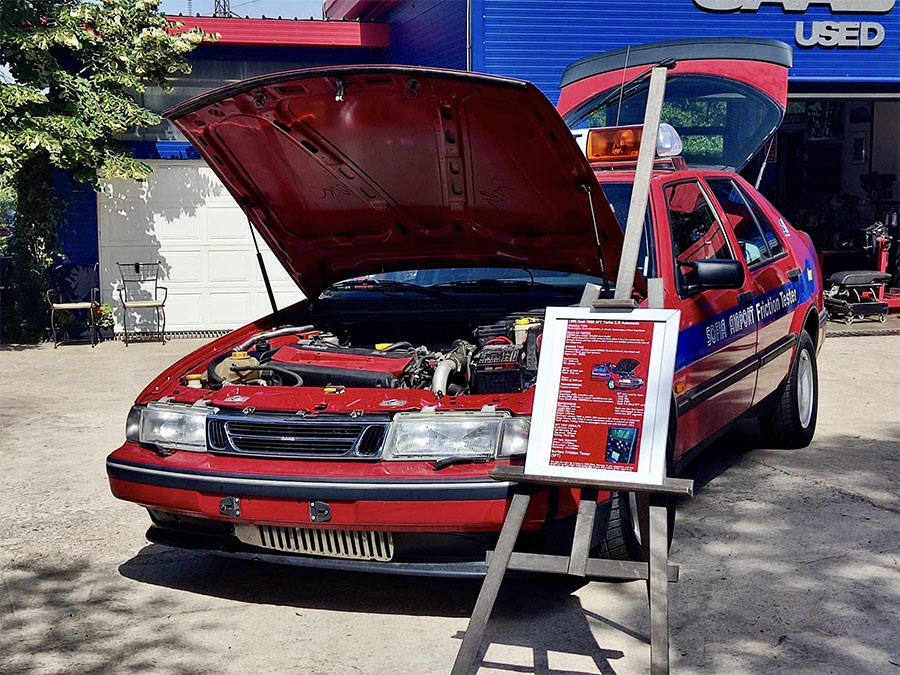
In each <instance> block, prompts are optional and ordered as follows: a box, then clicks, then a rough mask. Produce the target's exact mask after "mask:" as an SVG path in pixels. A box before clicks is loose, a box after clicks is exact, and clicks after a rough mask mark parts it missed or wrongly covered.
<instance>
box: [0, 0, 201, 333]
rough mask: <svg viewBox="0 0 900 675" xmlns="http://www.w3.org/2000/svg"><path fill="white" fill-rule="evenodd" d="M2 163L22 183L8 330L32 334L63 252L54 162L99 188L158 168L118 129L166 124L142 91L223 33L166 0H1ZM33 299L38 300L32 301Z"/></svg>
mask: <svg viewBox="0 0 900 675" xmlns="http://www.w3.org/2000/svg"><path fill="white" fill-rule="evenodd" d="M0 3H2V8H0V53H2V59H0V62H5V63H6V64H7V66H8V69H9V74H10V77H6V78H4V81H3V82H2V83H0V171H2V173H3V176H4V181H3V182H5V183H6V184H7V185H13V186H14V187H15V189H16V193H17V194H16V197H17V207H16V217H15V222H14V226H13V235H12V237H11V239H10V241H9V242H8V245H7V249H8V253H10V254H12V255H13V256H14V258H15V260H14V266H13V270H14V276H13V279H12V282H13V284H14V285H15V286H16V289H15V290H14V291H13V296H14V301H13V305H14V306H13V307H12V308H9V307H7V309H6V311H5V313H4V317H3V322H2V325H0V328H2V329H3V335H2V336H0V338H2V339H6V340H9V339H19V340H22V339H29V338H30V339H34V338H35V337H36V334H35V333H36V332H42V331H43V326H44V325H46V323H45V321H46V317H45V311H44V305H45V303H43V302H42V301H41V300H40V297H41V295H42V293H41V290H42V289H43V288H45V286H46V281H45V278H46V272H47V269H48V268H49V266H50V265H51V264H52V262H53V260H54V258H55V256H56V253H57V248H56V247H57V245H56V227H57V220H56V217H57V216H56V214H58V213H59V204H58V203H56V202H55V200H54V199H53V198H52V195H53V191H52V185H51V168H52V167H58V168H61V169H69V170H71V171H72V174H73V175H74V177H75V178H76V179H78V180H82V181H85V182H89V183H90V184H91V185H93V186H94V188H95V189H98V188H99V185H100V182H101V181H102V180H103V179H108V178H125V179H138V180H140V179H143V178H146V177H147V176H148V175H149V173H150V171H151V168H150V166H149V165H147V164H146V163H144V162H141V161H139V160H137V159H135V158H134V157H133V156H132V154H131V152H130V151H129V149H128V147H127V146H126V145H124V144H122V143H120V142H119V141H118V140H117V139H116V137H117V136H118V135H121V134H123V133H125V132H127V131H128V130H130V129H134V128H138V127H144V126H149V125H154V124H159V123H160V121H161V119H160V117H159V115H157V114H156V113H154V112H152V111H150V110H147V109H146V108H144V107H143V106H141V105H140V104H139V103H138V102H137V100H136V96H135V94H137V93H141V92H144V91H145V90H146V89H147V87H149V86H157V87H162V88H164V89H165V88H168V82H169V80H170V78H172V77H173V76H176V75H178V74H179V73H189V72H190V65H189V64H188V63H187V61H186V60H185V55H186V54H187V53H188V52H190V51H191V50H192V49H194V48H195V47H196V46H197V45H198V44H200V42H202V41H203V40H208V39H215V37H216V36H213V35H209V34H205V33H203V32H202V31H200V30H199V29H192V30H188V31H183V32H178V33H175V32H173V29H176V28H181V26H180V25H178V24H174V23H172V22H169V21H168V19H167V18H166V16H165V15H164V14H162V13H161V12H160V11H159V4H160V0H93V1H92V0H0ZM36 303H37V304H36Z"/></svg>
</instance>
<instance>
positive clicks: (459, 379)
mask: <svg viewBox="0 0 900 675" xmlns="http://www.w3.org/2000/svg"><path fill="white" fill-rule="evenodd" d="M542 328H543V317H542V316H539V315H537V314H516V315H511V316H509V317H506V318H504V319H503V320H501V321H499V322H497V323H494V324H490V325H482V326H477V327H476V328H475V330H474V331H472V335H471V336H467V337H466V338H460V339H456V340H455V341H453V342H452V343H451V344H450V345H448V346H446V347H444V348H431V347H428V346H424V345H419V346H416V345H413V344H411V343H409V342H393V343H380V344H375V345H356V344H351V343H350V342H349V341H346V340H345V341H342V340H341V339H340V338H339V337H338V336H337V335H335V334H334V333H332V332H329V331H328V330H319V329H317V328H316V327H314V326H296V327H295V326H291V327H284V328H278V329H275V330H272V331H267V332H265V333H260V334H258V335H255V336H254V337H252V338H250V339H249V340H246V341H245V342H243V343H242V344H240V345H238V346H237V347H235V348H234V350H233V351H231V352H229V353H227V354H224V355H222V356H219V357H217V358H215V359H213V360H212V361H211V362H210V364H209V366H208V368H207V372H206V374H205V376H202V377H201V376H188V377H187V384H188V386H194V387H202V386H207V387H209V388H212V389H217V388H220V387H221V386H223V385H224V384H244V385H251V386H288V387H348V388H349V387H361V388H384V389H427V390H430V391H432V392H433V393H434V394H436V395H437V396H445V395H449V396H458V395H462V394H499V393H514V392H521V391H525V390H526V389H528V388H529V387H531V386H533V385H534V382H535V379H536V378H537V366H538V354H539V351H540V343H541V331H542Z"/></svg>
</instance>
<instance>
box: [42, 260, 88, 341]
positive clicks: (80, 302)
mask: <svg viewBox="0 0 900 675" xmlns="http://www.w3.org/2000/svg"><path fill="white" fill-rule="evenodd" d="M50 277H51V284H52V286H53V287H52V288H51V289H50V290H48V291H47V304H48V305H50V330H51V331H52V332H53V348H54V349H56V348H57V347H59V345H61V344H62V343H61V342H60V341H59V339H58V338H57V331H56V313H57V312H58V311H60V310H66V311H69V312H71V311H77V310H87V313H88V316H89V317H90V321H91V322H90V326H91V347H92V348H93V347H95V346H96V345H97V323H96V320H95V317H94V307H95V306H96V305H98V304H99V303H100V286H99V285H98V280H99V276H98V265H97V264H94V265H71V264H66V265H59V266H57V267H55V268H54V269H53V270H52V271H51V272H50ZM54 295H55V299H54ZM85 297H90V300H85Z"/></svg>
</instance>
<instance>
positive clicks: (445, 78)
mask: <svg viewBox="0 0 900 675" xmlns="http://www.w3.org/2000/svg"><path fill="white" fill-rule="evenodd" d="M164 115H165V116H166V117H167V118H168V119H169V120H171V121H172V123H173V124H175V126H176V127H178V129H179V130H180V131H181V132H182V133H183V134H184V135H185V136H186V137H187V138H188V139H189V140H190V141H191V143H193V145H194V147H195V148H196V149H197V150H198V152H199V153H200V154H201V155H202V156H203V158H204V159H205V160H206V161H207V163H208V164H209V165H210V167H211V168H212V169H213V170H214V171H215V172H216V174H217V175H218V176H219V178H220V179H221V180H222V182H223V183H224V184H225V186H226V187H227V188H228V190H229V191H230V192H231V194H232V195H233V196H234V198H235V200H236V201H237V203H238V204H239V205H240V207H241V208H242V209H243V210H244V212H245V213H246V214H247V215H248V217H249V218H250V220H251V221H252V223H253V224H254V225H255V226H256V227H257V229H258V230H259V231H260V232H261V234H262V236H263V238H264V239H265V240H266V242H267V243H268V244H269V246H270V248H271V249H272V251H273V252H274V253H275V255H276V256H277V257H278V258H279V260H280V261H281V262H282V264H284V266H285V268H286V269H287V270H288V272H289V273H290V274H291V275H292V276H293V278H294V280H295V281H296V282H297V284H298V285H299V286H300V288H301V289H302V290H303V291H304V292H305V293H306V294H307V295H308V296H310V297H315V296H316V295H318V293H319V292H321V291H322V290H323V289H324V288H326V287H327V286H328V285H330V284H332V283H334V282H336V281H339V280H342V279H347V278H350V277H356V276H361V275H365V274H374V273H378V272H388V271H397V270H403V269H424V268H432V267H510V268H514V267H519V268H521V267H531V268H535V269H547V270H556V271H569V272H577V273H582V274H590V275H595V276H601V275H602V274H603V271H604V264H605V269H606V272H607V274H608V275H609V276H610V277H611V278H613V277H614V276H615V271H616V267H617V265H618V260H619V254H620V250H621V241H622V232H621V230H620V229H619V226H618V225H617V223H616V219H615V217H614V215H613V213H612V211H611V209H610V208H609V205H608V204H607V202H606V200H605V199H604V197H603V193H602V191H601V189H600V187H599V185H598V184H597V181H596V178H595V177H594V174H593V172H592V170H591V168H590V166H589V164H588V162H587V159H586V158H585V157H584V155H583V154H582V152H581V151H580V150H579V148H578V146H577V145H576V143H575V141H574V139H573V138H572V136H571V134H570V132H569V130H568V129H567V127H566V125H565V123H564V122H563V120H562V118H561V117H560V115H559V113H557V111H556V109H555V108H554V107H553V105H551V103H550V102H549V101H548V100H547V99H546V97H545V96H544V95H543V94H542V93H541V92H540V91H539V90H538V89H537V88H536V87H534V86H533V85H532V84H530V83H528V82H524V81H521V80H512V79H507V78H500V77H492V76H486V75H474V74H472V73H466V72H458V71H450V70H433V69H422V68H411V67H396V66H347V67H330V68H314V69H307V70H297V71H291V72H285V73H276V74H274V75H267V76H263V77H256V78H252V79H249V80H244V81H243V82H239V83H237V84H234V85H229V86H226V87H223V88H220V89H216V90H214V91H211V92H209V93H207V94H204V95H201V96H199V97H196V98H193V99H190V100H188V101H185V102H184V103H181V104H179V105H177V106H174V107H173V108H170V109H169V110H167V111H165V113H164ZM595 223H596V225H595Z"/></svg>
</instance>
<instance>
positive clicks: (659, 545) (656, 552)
mask: <svg viewBox="0 0 900 675" xmlns="http://www.w3.org/2000/svg"><path fill="white" fill-rule="evenodd" d="M668 529H669V520H668V513H667V510H666V507H665V506H664V505H661V504H657V503H654V502H653V501H651V503H650V569H649V572H650V581H649V588H650V674H651V675H668V672H669V580H668V574H667V567H668V564H669V532H668Z"/></svg>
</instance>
